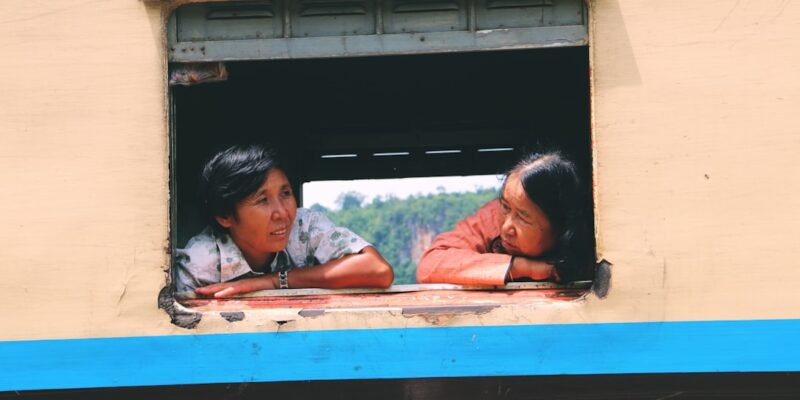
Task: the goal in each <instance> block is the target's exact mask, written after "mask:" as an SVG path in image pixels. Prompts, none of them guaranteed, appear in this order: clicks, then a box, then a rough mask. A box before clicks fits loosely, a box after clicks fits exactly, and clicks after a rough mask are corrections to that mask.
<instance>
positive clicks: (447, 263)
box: [417, 199, 511, 286]
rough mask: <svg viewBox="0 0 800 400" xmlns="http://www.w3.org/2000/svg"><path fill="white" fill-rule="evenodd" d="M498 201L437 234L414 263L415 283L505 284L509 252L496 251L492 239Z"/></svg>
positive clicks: (495, 231) (498, 232)
mask: <svg viewBox="0 0 800 400" xmlns="http://www.w3.org/2000/svg"><path fill="white" fill-rule="evenodd" d="M499 213H500V201H499V200H497V199H495V200H492V201H490V202H488V203H486V204H484V205H483V206H482V207H481V208H479V209H478V211H476V212H475V214H472V215H470V216H468V217H466V218H464V219H463V220H461V221H459V222H458V223H457V224H456V226H455V227H454V228H453V230H452V231H450V232H445V233H442V234H441V235H439V236H437V237H436V239H435V240H434V241H433V244H431V247H430V248H429V249H428V250H427V251H425V254H423V255H422V259H421V260H420V262H419V266H418V267H417V281H418V282H419V283H455V284H460V285H496V286H500V285H505V282H506V275H507V274H508V269H509V266H510V263H511V256H510V255H508V254H502V253H497V251H498V249H497V248H495V249H493V248H492V243H493V242H495V241H496V239H497V237H498V236H500V227H499V226H498V225H497V221H498V217H499Z"/></svg>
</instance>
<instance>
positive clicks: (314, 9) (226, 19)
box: [169, 0, 587, 62]
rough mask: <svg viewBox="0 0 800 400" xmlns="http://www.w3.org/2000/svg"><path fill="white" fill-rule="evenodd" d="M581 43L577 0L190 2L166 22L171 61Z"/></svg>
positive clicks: (583, 34) (582, 18) (582, 20)
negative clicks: (167, 23) (168, 22)
mask: <svg viewBox="0 0 800 400" xmlns="http://www.w3.org/2000/svg"><path fill="white" fill-rule="evenodd" d="M586 43H587V29H586V9H585V7H584V4H583V1H582V0H442V1H437V0H353V1H348V0H274V1H241V2H231V1H228V2H218V3H194V4H188V5H185V6H182V7H180V8H178V9H177V10H176V11H175V13H174V14H173V15H172V17H171V19H170V24H169V59H170V61H176V62H199V61H226V60H266V59H286V58H317V57H346V56H365V55H389V54H416V53H439V52H452V51H477V50H498V49H525V48H536V47H554V46H581V45H585V44H586Z"/></svg>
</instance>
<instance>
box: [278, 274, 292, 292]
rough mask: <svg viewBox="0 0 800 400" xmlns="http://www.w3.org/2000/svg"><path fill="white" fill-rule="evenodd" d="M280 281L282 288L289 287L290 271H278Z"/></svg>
mask: <svg viewBox="0 0 800 400" xmlns="http://www.w3.org/2000/svg"><path fill="white" fill-rule="evenodd" d="M278 283H280V285H281V289H288V288H289V272H288V271H281V272H278Z"/></svg>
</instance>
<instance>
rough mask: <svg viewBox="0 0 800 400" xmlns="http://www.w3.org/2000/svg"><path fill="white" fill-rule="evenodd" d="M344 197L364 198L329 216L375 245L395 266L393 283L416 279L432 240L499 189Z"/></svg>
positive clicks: (352, 193) (410, 281)
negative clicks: (419, 263)
mask: <svg viewBox="0 0 800 400" xmlns="http://www.w3.org/2000/svg"><path fill="white" fill-rule="evenodd" d="M343 196H352V197H353V198H354V199H361V200H360V201H359V206H357V207H354V206H353V204H352V203H350V204H349V205H350V207H349V208H345V207H342V209H341V210H339V211H328V212H327V215H328V216H329V217H330V219H331V220H332V221H334V222H335V223H336V224H337V225H339V226H343V227H346V228H349V229H350V230H352V231H353V232H355V233H357V234H359V235H361V236H362V237H363V238H364V239H366V240H367V241H368V242H370V243H372V244H373V245H375V247H376V248H377V249H378V250H379V251H380V252H381V254H382V255H383V256H384V257H385V258H386V260H387V261H389V263H390V264H392V266H393V267H394V273H395V281H394V284H408V283H414V282H416V279H415V276H416V269H417V261H419V260H417V259H415V257H416V258H418V257H419V256H420V255H421V253H422V251H423V250H424V249H425V248H426V247H428V245H430V240H431V239H432V238H433V237H435V236H436V235H438V234H439V233H441V232H445V231H448V230H451V229H452V228H453V226H454V225H455V223H456V222H458V221H459V220H461V219H462V218H464V217H466V216H467V215H469V214H472V213H473V212H475V210H477V209H478V207H480V206H481V205H483V204H484V203H486V202H487V201H489V200H491V199H493V198H495V197H496V196H497V191H496V190H495V189H482V190H478V191H477V192H466V193H437V194H428V195H420V196H411V197H409V198H407V199H402V200H401V199H398V198H395V197H388V198H380V197H378V198H375V199H374V200H373V201H372V202H371V203H369V204H365V205H362V203H363V198H364V196H363V195H361V194H360V193H355V192H348V193H346V194H343V195H342V196H340V198H344V197H343ZM343 204H344V203H343ZM312 207H314V206H312Z"/></svg>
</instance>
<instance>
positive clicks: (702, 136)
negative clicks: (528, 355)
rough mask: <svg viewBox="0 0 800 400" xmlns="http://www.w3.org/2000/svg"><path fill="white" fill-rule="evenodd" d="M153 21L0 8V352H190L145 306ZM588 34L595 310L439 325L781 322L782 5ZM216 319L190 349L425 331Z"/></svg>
mask: <svg viewBox="0 0 800 400" xmlns="http://www.w3.org/2000/svg"><path fill="white" fill-rule="evenodd" d="M174 5H175V4H170V3H169V2H149V3H148V2H140V1H133V0H130V1H90V2H86V1H78V0H60V1H49V2H45V1H33V2H28V3H26V4H25V6H24V7H23V6H17V5H15V4H12V3H10V2H4V3H0V49H2V50H3V52H4V55H5V57H4V58H3V62H2V63H0V76H2V77H3V78H2V79H3V94H4V95H3V96H0V140H1V141H2V145H0V188H2V189H0V221H2V228H3V229H2V230H0V241H2V243H3V248H2V250H0V271H1V272H2V277H3V279H2V280H0V304H3V305H2V306H0V311H2V312H0V326H2V330H0V340H19V339H46V338H83V337H114V336H151V335H170V334H184V333H187V332H190V331H187V330H185V329H182V328H178V327H176V326H174V325H172V324H171V323H170V317H169V316H168V315H167V314H166V313H165V312H164V311H163V310H160V309H158V304H157V296H158V293H159V290H160V289H161V288H162V287H163V286H164V282H165V276H166V274H165V272H164V269H165V268H166V267H167V266H168V261H169V260H168V256H167V248H168V243H167V237H168V223H167V218H168V204H169V198H168V196H169V193H168V184H167V183H168V172H167V159H168V134H167V113H166V109H167V107H166V95H165V89H166V86H165V76H166V73H165V68H166V64H165V57H164V31H163V30H164V21H165V15H166V12H167V10H168V9H169V8H170V7H173V6H174ZM590 12H591V27H590V29H591V44H592V63H593V71H592V77H593V88H592V93H593V98H592V101H593V109H594V115H593V122H594V136H595V155H596V157H595V161H596V165H597V167H596V170H595V173H596V184H597V189H596V191H597V199H596V200H597V208H598V219H597V222H598V230H599V243H600V249H599V251H600V255H601V256H602V257H604V258H606V259H608V260H609V261H611V262H612V263H613V275H612V281H611V286H610V287H611V289H610V291H609V293H608V296H607V297H606V298H605V299H602V300H600V299H598V298H596V297H594V296H593V295H589V296H588V297H587V298H586V299H585V300H583V301H579V302H557V304H545V305H537V306H524V305H512V306H507V307H506V306H504V307H499V308H496V309H492V310H490V311H489V312H486V313H476V314H474V315H458V316H457V317H454V318H451V319H448V320H446V321H445V322H444V323H445V324H447V325H456V326H457V325H473V326H477V325H506V324H546V323H563V324H571V323H587V322H627V321H674V320H705V319H707V320H718V319H731V320H739V319H772V318H775V319H779V318H797V317H799V316H800V300H798V299H797V297H796V296H793V295H792V293H793V292H794V290H795V288H796V287H797V286H798V284H800V277H799V276H798V275H797V274H796V270H797V267H798V266H799V265H798V263H800V262H798V261H797V260H799V259H800V213H798V212H797V211H796V204H797V200H796V196H797V195H798V194H800V174H798V173H797V172H798V169H797V167H796V165H795V163H796V154H800V132H799V131H798V130H800V114H798V112H797V110H800V95H799V93H800V77H799V76H798V75H797V71H800V52H797V51H793V49H796V48H797V43H798V41H800V24H798V22H797V21H800V2H796V1H780V0H774V1H769V0H713V1H712V0H709V1H702V2H698V1H694V0H681V1H670V2H645V1H639V0H597V1H593V2H592V3H591V4H590ZM287 318H290V319H292V320H294V321H293V323H291V324H278V323H276V322H275V321H286V320H288V319H287ZM230 319H238V315H237V316H231V315H229V316H228V319H225V318H221V317H217V318H203V319H202V321H200V322H199V323H198V325H197V327H196V329H195V330H193V331H191V332H199V333H226V332H264V331H276V330H279V329H280V330H281V331H287V330H307V329H310V330H322V329H342V328H353V327H358V328H403V327H421V326H428V325H429V324H430V321H427V320H426V319H425V318H422V317H418V316H417V317H413V318H409V317H407V316H403V315H402V314H396V313H390V312H386V311H382V310H380V309H370V310H366V311H359V312H341V313H323V314H321V315H319V314H318V315H315V316H314V317H313V318H305V317H302V316H298V313H297V310H287V309H283V310H282V309H272V310H256V311H253V313H252V314H251V313H247V314H246V315H245V316H244V318H243V319H241V320H239V321H237V322H235V323H234V322H229V321H230Z"/></svg>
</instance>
